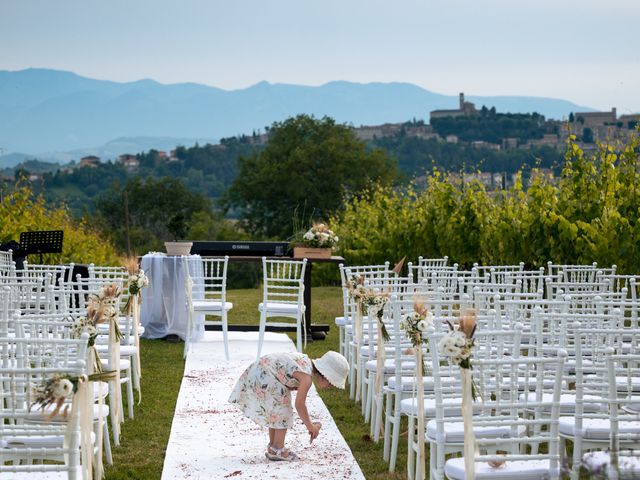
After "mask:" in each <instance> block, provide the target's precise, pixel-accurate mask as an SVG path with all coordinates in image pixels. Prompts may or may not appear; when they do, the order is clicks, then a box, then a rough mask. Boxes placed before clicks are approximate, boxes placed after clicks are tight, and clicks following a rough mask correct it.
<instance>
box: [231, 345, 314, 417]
mask: <svg viewBox="0 0 640 480" xmlns="http://www.w3.org/2000/svg"><path fill="white" fill-rule="evenodd" d="M312 370H313V367H312V364H311V360H310V359H309V357H308V356H306V355H304V354H302V353H271V354H269V355H264V356H263V357H260V359H258V360H256V361H255V362H254V363H252V364H251V365H249V367H248V368H247V369H246V370H245V371H244V373H243V374H242V375H241V376H240V379H239V380H238V383H236V386H235V387H234V389H233V392H231V396H230V397H229V402H230V403H234V404H236V405H237V406H238V407H239V408H241V409H242V410H243V412H244V414H245V415H246V416H247V417H249V418H250V419H251V420H253V421H254V422H256V423H257V424H258V425H262V426H264V427H269V428H278V429H288V428H291V427H293V407H292V405H291V390H290V389H296V388H298V384H299V382H298V380H296V379H295V377H294V376H293V373H295V372H302V373H306V374H308V375H311V374H312Z"/></svg>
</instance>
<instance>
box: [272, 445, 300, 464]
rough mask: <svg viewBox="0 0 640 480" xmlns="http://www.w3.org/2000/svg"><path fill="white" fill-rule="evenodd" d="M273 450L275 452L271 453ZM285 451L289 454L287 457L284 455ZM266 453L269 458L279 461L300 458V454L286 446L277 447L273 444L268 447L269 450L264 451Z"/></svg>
mask: <svg viewBox="0 0 640 480" xmlns="http://www.w3.org/2000/svg"><path fill="white" fill-rule="evenodd" d="M271 452H273V453H271ZM283 453H286V454H287V456H286V457H285V456H284V455H283ZM264 455H265V457H267V458H268V459H269V460H272V461H274V462H277V461H285V462H291V461H292V460H297V459H298V456H297V455H296V454H295V453H293V452H292V451H291V450H287V449H286V448H284V447H282V448H275V447H273V446H272V445H269V446H268V447H267V451H266V452H264Z"/></svg>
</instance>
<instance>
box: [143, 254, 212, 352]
mask: <svg viewBox="0 0 640 480" xmlns="http://www.w3.org/2000/svg"><path fill="white" fill-rule="evenodd" d="M140 268H142V270H144V272H145V274H146V275H147V277H148V278H149V288H144V289H142V303H141V305H140V323H141V324H142V325H143V326H144V335H143V337H145V338H164V337H166V336H167V335H178V336H179V337H180V338H182V339H183V340H184V339H185V336H186V331H187V315H188V312H187V296H186V281H187V275H189V276H191V278H192V279H194V291H193V298H195V299H202V298H204V291H203V290H202V285H203V283H204V282H203V281H202V277H203V275H204V273H203V269H202V259H201V258H200V255H186V256H170V255H164V254H161V253H149V254H147V255H145V256H144V257H142V261H141V262H140ZM198 279H199V281H198ZM198 286H199V287H198ZM195 320H196V319H194V323H195ZM199 323H200V324H202V322H199ZM203 331H204V328H203V327H200V328H199V329H198V330H197V332H194V336H193V339H194V340H197V339H199V337H200V336H201V335H202V333H203Z"/></svg>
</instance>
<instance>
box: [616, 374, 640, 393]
mask: <svg viewBox="0 0 640 480" xmlns="http://www.w3.org/2000/svg"><path fill="white" fill-rule="evenodd" d="M616 386H617V387H618V390H621V391H625V392H626V391H631V392H640V377H627V376H624V377H616Z"/></svg>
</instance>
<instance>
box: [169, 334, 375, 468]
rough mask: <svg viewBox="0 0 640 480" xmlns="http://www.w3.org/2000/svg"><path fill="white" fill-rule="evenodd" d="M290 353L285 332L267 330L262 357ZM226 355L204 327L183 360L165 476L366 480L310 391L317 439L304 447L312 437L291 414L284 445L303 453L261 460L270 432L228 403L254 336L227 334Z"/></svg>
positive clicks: (309, 403)
mask: <svg viewBox="0 0 640 480" xmlns="http://www.w3.org/2000/svg"><path fill="white" fill-rule="evenodd" d="M282 351H295V347H294V345H293V343H292V342H291V340H289V338H288V337H287V336H286V335H284V334H276V333H269V332H267V333H266V335H265V341H264V344H263V347H262V352H263V354H266V353H272V352H282ZM229 352H230V356H231V360H230V361H229V362H227V361H225V359H224V348H223V344H222V334H221V333H220V332H206V333H205V338H204V339H203V341H201V342H199V343H197V344H196V345H194V346H193V349H192V350H191V352H189V355H188V357H187V362H186V365H185V373H184V378H183V380H182V386H181V387H180V394H179V396H178V402H177V405H176V411H175V415H174V417H173V424H172V426H171V436H170V438H169V444H168V445H167V453H166V457H165V461H164V468H163V471H162V479H163V480H177V479H190V480H193V479H202V480H205V479H207V480H215V479H220V480H224V479H227V478H230V479H234V480H235V479H249V478H253V479H271V478H274V479H278V480H288V479H291V480H306V479H309V480H319V479H340V480H352V479H353V480H360V479H362V480H364V475H363V474H362V471H361V470H360V467H359V466H358V464H357V463H356V461H355V459H354V458H353V455H352V453H351V450H350V449H349V447H348V445H347V443H346V442H345V440H344V438H342V435H341V434H340V432H339V431H338V428H337V427H336V424H335V423H334V421H333V419H332V418H331V415H330V414H329V411H328V410H327V408H326V406H325V405H324V403H323V402H322V400H321V399H320V397H319V396H318V394H317V392H316V391H315V389H314V388H312V389H311V391H310V392H309V396H308V399H307V407H308V409H309V413H310V415H311V418H312V419H313V420H314V421H320V422H322V430H321V433H320V436H319V437H318V438H317V439H316V440H314V442H313V444H311V445H309V434H308V433H307V429H306V428H305V426H304V425H303V424H302V423H301V422H300V420H299V419H298V417H297V414H296V425H295V427H294V428H293V429H291V430H289V432H288V433H287V440H286V446H287V447H288V448H290V449H291V450H292V451H293V452H295V453H297V454H298V455H299V456H300V459H299V460H297V461H293V462H272V461H269V460H267V459H266V458H265V456H264V452H265V450H266V447H267V443H268V430H267V429H266V428H262V427H260V426H258V425H256V424H255V423H254V422H253V421H251V420H249V419H248V418H246V417H244V415H243V414H242V413H241V411H240V410H239V409H237V408H236V407H234V406H233V405H231V404H229V403H227V398H228V397H229V394H230V393H231V390H232V388H233V387H234V385H235V383H236V380H237V379H238V377H240V374H241V373H242V372H243V371H244V369H245V368H246V367H247V366H248V365H249V364H250V363H251V362H253V361H254V360H255V357H256V352H257V333H244V332H230V333H229Z"/></svg>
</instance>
